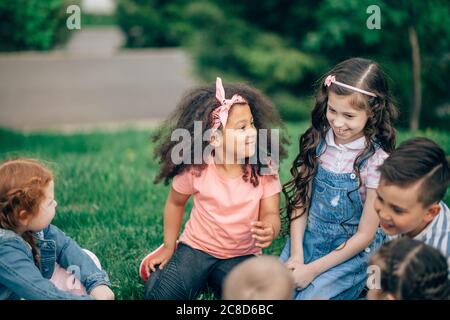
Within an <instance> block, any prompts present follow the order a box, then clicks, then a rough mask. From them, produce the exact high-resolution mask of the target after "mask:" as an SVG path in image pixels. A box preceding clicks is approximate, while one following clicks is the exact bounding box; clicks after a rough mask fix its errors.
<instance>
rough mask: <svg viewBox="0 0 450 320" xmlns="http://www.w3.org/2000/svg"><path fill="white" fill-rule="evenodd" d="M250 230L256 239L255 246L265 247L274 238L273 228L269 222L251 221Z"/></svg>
mask: <svg viewBox="0 0 450 320" xmlns="http://www.w3.org/2000/svg"><path fill="white" fill-rule="evenodd" d="M250 232H251V233H252V237H253V238H254V239H255V240H256V244H255V246H257V247H260V248H267V247H268V246H270V244H271V243H272V241H273V240H274V239H275V228H274V227H273V225H272V224H271V223H269V222H265V221H253V222H252V228H251V230H250Z"/></svg>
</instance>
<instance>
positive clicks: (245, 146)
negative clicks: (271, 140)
mask: <svg viewBox="0 0 450 320" xmlns="http://www.w3.org/2000/svg"><path fill="white" fill-rule="evenodd" d="M222 134H223V136H222V141H223V145H222V147H223V150H225V152H224V153H225V154H226V161H227V162H229V161H230V160H232V161H233V163H236V161H238V160H242V159H245V158H249V157H251V156H253V155H254V154H255V151H256V142H257V139H256V135H257V131H256V128H255V125H254V123H253V116H252V112H251V110H250V107H249V105H248V104H235V105H233V106H232V107H231V109H230V112H229V114H228V120H227V124H226V126H225V130H223V131H222Z"/></svg>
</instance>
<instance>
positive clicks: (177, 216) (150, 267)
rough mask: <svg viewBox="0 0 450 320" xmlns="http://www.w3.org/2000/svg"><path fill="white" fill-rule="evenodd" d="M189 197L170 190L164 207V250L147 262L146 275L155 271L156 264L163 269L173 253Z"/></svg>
mask: <svg viewBox="0 0 450 320" xmlns="http://www.w3.org/2000/svg"><path fill="white" fill-rule="evenodd" d="M189 197H190V195H188V194H182V193H179V192H177V191H175V189H173V187H172V188H170V192H169V196H168V197H167V201H166V205H165V207H164V248H163V250H162V252H161V254H159V255H158V256H157V257H155V258H154V259H151V260H149V261H148V263H147V265H146V266H145V268H146V270H147V273H150V272H154V271H156V268H155V266H156V265H158V264H159V268H160V269H163V268H164V266H165V265H166V264H167V262H169V260H170V258H171V257H172V255H173V253H174V252H175V249H176V244H177V239H178V233H179V232H180V229H181V223H182V221H183V215H184V207H185V206H186V202H187V201H188V200H189Z"/></svg>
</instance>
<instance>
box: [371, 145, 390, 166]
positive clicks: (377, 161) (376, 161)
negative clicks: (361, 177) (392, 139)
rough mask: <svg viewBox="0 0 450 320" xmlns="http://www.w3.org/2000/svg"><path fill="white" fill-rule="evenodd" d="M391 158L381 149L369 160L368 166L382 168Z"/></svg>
mask: <svg viewBox="0 0 450 320" xmlns="http://www.w3.org/2000/svg"><path fill="white" fill-rule="evenodd" d="M387 157H389V154H388V153H387V152H386V151H384V150H383V149H381V148H378V149H377V150H376V151H375V153H374V154H373V155H372V156H371V157H370V158H369V159H368V166H377V167H378V166H380V165H382V164H383V162H384V160H386V158H387Z"/></svg>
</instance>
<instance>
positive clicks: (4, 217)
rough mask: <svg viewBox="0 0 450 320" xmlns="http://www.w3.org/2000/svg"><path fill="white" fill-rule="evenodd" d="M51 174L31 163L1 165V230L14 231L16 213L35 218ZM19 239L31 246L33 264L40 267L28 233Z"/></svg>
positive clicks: (31, 233) (26, 160)
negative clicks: (24, 213) (23, 212)
mask: <svg viewBox="0 0 450 320" xmlns="http://www.w3.org/2000/svg"><path fill="white" fill-rule="evenodd" d="M51 181H53V174H52V173H51V172H50V171H49V170H48V169H47V168H45V167H44V166H43V165H42V164H40V163H39V162H38V161H37V160H33V159H24V158H21V159H15V160H9V161H6V162H4V163H3V164H1V165H0V227H1V228H3V229H7V230H12V231H16V229H17V227H18V226H19V225H18V223H19V213H20V212H21V211H25V212H26V213H27V214H29V215H36V214H37V212H38V211H39V206H40V205H41V203H42V201H43V200H44V198H45V193H44V189H45V188H46V187H47V186H48V184H49V183H50V182H51ZM21 236H22V238H23V239H24V240H25V241H26V242H27V243H28V244H29V245H30V246H31V250H32V253H33V258H34V262H35V264H36V265H39V251H38V249H37V245H36V242H35V238H34V234H33V232H31V231H27V232H24V233H23V234H22V235H21Z"/></svg>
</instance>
